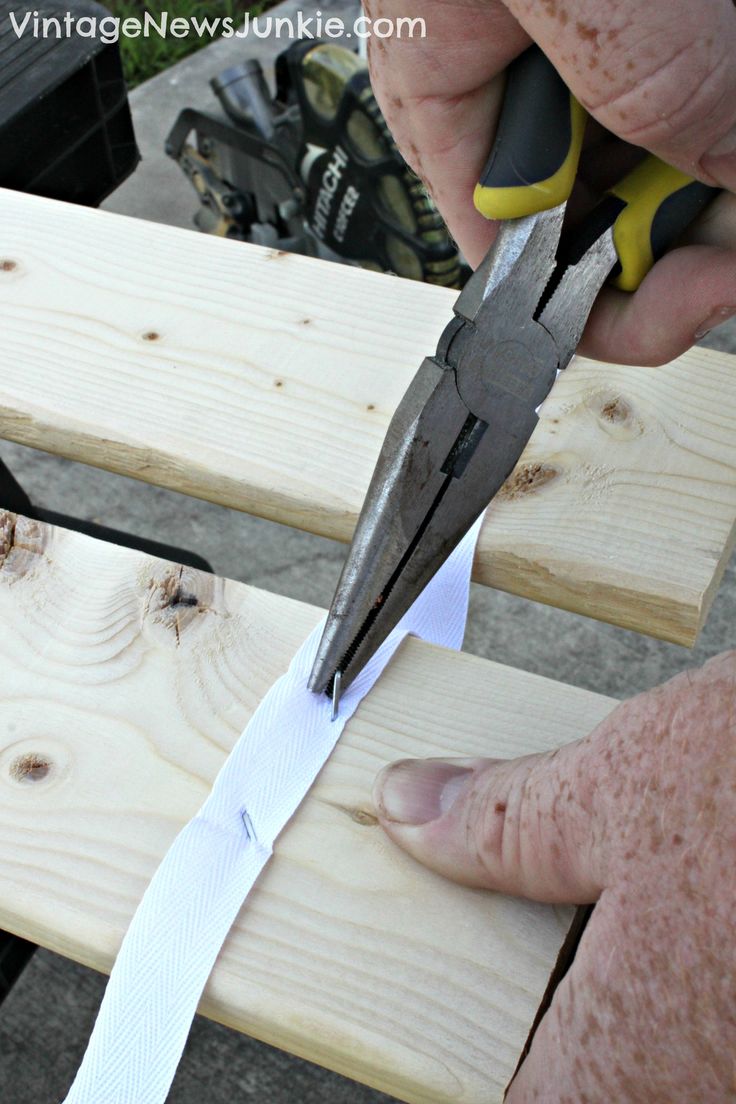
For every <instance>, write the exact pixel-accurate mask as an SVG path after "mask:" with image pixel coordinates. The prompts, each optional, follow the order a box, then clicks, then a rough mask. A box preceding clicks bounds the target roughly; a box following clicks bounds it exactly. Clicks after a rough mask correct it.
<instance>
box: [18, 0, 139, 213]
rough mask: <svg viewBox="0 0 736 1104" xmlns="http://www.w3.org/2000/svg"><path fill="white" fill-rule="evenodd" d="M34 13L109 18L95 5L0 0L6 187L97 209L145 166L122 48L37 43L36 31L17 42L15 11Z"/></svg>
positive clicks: (70, 40)
mask: <svg viewBox="0 0 736 1104" xmlns="http://www.w3.org/2000/svg"><path fill="white" fill-rule="evenodd" d="M62 5H63V6H62ZM29 10H30V11H31V12H37V13H38V16H39V19H42V18H43V17H44V16H49V17H52V16H55V17H56V18H57V19H59V20H63V18H64V15H65V13H66V12H67V11H71V12H72V13H73V14H74V15H75V16H77V17H78V16H92V17H95V18H97V19H98V20H99V19H101V18H103V17H104V16H105V15H108V14H109V13H108V12H107V11H106V10H105V9H104V8H102V7H100V5H99V4H95V3H92V2H91V0H82V2H76V0H70V2H69V0H67V2H66V3H63V0H62V3H59V2H58V0H52V2H51V3H43V0H42V2H41V3H38V4H34V5H28V6H23V5H20V4H18V3H17V0H16V2H11V3H7V2H6V0H0V186H2V187H5V188H15V189H16V190H18V191H22V192H33V193H35V194H36V195H44V196H49V197H51V198H53V199H63V200H67V201H69V202H72V203H83V204H86V205H88V206H96V205H97V204H98V203H100V202H101V200H103V199H104V198H105V196H107V195H109V193H110V192H112V191H113V190H114V189H115V188H116V187H117V186H118V184H120V183H121V181H123V180H124V179H125V177H126V176H128V175H129V174H130V173H131V172H132V171H133V169H134V168H135V166H136V164H137V162H138V160H139V154H138V149H137V146H136V142H135V136H134V134H133V124H132V121H131V117H130V109H129V106H128V95H127V89H126V87H125V81H124V79H123V72H122V66H121V62H120V52H119V49H118V45H117V43H110V44H104V43H102V42H100V40H99V38H82V37H80V36H79V35H77V34H74V33H72V34H71V35H70V36H69V37H61V38H57V37H56V36H55V35H51V36H47V37H42V36H38V37H34V36H33V34H32V32H31V28H30V26H29V28H28V29H26V31H25V33H24V34H23V35H22V37H20V38H19V37H18V36H17V34H16V32H15V30H14V28H13V25H12V23H11V20H10V12H11V11H14V12H16V17H17V19H18V20H21V19H22V18H23V16H24V15H25V13H26V12H27V11H29ZM62 28H63V23H62Z"/></svg>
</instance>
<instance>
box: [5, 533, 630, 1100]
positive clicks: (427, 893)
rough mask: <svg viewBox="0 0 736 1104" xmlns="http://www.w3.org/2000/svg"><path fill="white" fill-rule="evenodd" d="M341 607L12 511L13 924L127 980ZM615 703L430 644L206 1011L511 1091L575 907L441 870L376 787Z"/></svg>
mask: <svg viewBox="0 0 736 1104" xmlns="http://www.w3.org/2000/svg"><path fill="white" fill-rule="evenodd" d="M182 593H184V594H186V595H187V596H188V599H187V601H186V602H182V601H181V595H182ZM177 594H178V595H179V598H178V601H177ZM192 598H196V604H193V603H192V601H191V599H192ZM319 616H320V611H319V610H317V609H315V608H313V607H309V606H306V605H303V604H301V603H298V602H295V601H292V600H290V599H285V598H282V597H277V596H274V595H271V594H268V593H265V592H262V591H258V590H256V589H253V588H250V587H247V586H245V585H243V584H240V583H234V582H231V581H228V580H224V579H215V578H213V577H211V576H207V575H201V574H199V573H197V572H194V571H192V570H190V569H181V568H177V567H176V566H175V565H172V564H168V563H165V562H162V561H158V560H153V559H151V558H149V557H147V556H144V555H142V554H141V553H138V552H134V551H131V550H128V549H123V548H118V547H116V546H113V545H109V544H102V543H100V542H97V541H95V540H92V539H91V538H88V537H84V536H82V535H80V534H77V533H72V532H68V531H65V530H61V529H53V528H51V527H47V526H43V525H41V524H39V523H37V522H31V521H28V520H26V519H23V518H18V519H16V518H15V516H14V515H10V514H7V513H5V514H1V513H0V621H1V622H2V625H3V632H2V634H0V927H2V928H5V929H7V930H10V931H14V932H17V933H19V934H22V935H24V936H26V937H27V938H30V939H32V940H35V941H37V942H40V943H41V944H43V945H44V946H47V947H50V948H52V949H54V950H56V951H58V952H61V953H62V954H64V955H66V956H69V957H72V958H74V959H76V960H78V961H80V962H83V963H86V964H87V965H90V966H92V967H95V968H96V969H100V970H104V971H108V970H109V969H110V966H111V963H112V962H113V960H114V956H115V953H116V951H117V949H118V947H119V944H120V941H121V938H122V936H123V933H124V930H125V928H126V926H127V924H128V923H129V921H130V918H131V916H132V913H133V911H134V909H135V906H136V903H137V902H138V900H139V899H140V897H141V896H142V893H143V891H144V888H145V886H146V884H147V882H148V880H149V879H150V877H151V875H152V874H153V871H154V869H155V867H156V865H157V864H158V862H159V860H160V858H161V856H162V855H163V854H164V852H165V850H166V848H167V847H168V845H169V844H170V842H171V841H172V839H173V837H174V835H175V834H176V832H177V831H178V829H179V828H180V827H181V826H182V825H183V824H184V823H185V822H186V821H187V820H188V819H189V818H190V816H191V815H192V814H193V813H194V812H195V811H196V809H197V808H198V806H199V805H200V803H201V802H202V801H203V799H204V797H205V796H206V793H207V792H208V789H209V786H210V785H211V782H212V780H213V778H214V776H215V774H216V772H217V770H218V769H219V766H220V765H221V763H222V762H223V760H224V758H225V756H226V754H227V752H228V750H229V749H230V748H231V747H232V745H233V743H234V742H235V740H236V739H237V737H238V736H239V734H240V732H241V730H242V729H243V727H244V725H245V724H246V723H247V721H248V719H249V717H250V715H251V714H252V712H253V710H254V708H255V706H256V705H257V703H258V701H259V700H260V698H261V697H262V695H263V694H264V693H265V691H266V690H267V688H268V687H269V686H270V685H271V683H272V682H273V681H274V679H275V678H276V677H277V676H278V675H279V674H280V673H281V672H282V671H283V670H284V669H285V667H286V665H287V664H288V661H289V660H290V658H291V655H292V654H293V653H294V651H295V650H296V648H297V647H298V645H299V644H300V643H301V641H302V640H303V639H304V637H305V636H306V635H307V633H308V632H309V631H310V630H311V628H312V627H313V626H314V624H315V623H316V621H317V619H318V617H319ZM613 704H614V703H613V702H612V701H611V699H608V698H604V697H601V696H599V695H596V694H592V693H589V692H587V691H582V690H578V689H574V688H572V687H569V686H564V685H562V684H559V683H555V682H553V681H549V680H546V679H543V678H540V677H538V676H534V675H529V674H525V673H522V672H519V671H515V670H512V669H509V668H505V667H501V666H499V665H497V664H493V663H490V662H488V661H486V660H481V659H478V658H475V657H472V656H469V655H465V654H457V653H452V652H447V651H445V650H444V649H440V648H436V647H431V646H428V645H425V644H423V643H421V642H419V641H417V640H409V641H407V643H406V645H405V646H404V647H402V649H401V650H400V653H399V654H398V655H397V656H396V657H395V659H394V661H393V662H392V663H391V665H390V667H389V669H388V670H387V671H386V673H385V675H384V676H383V677H382V679H381V680H380V682H379V684H378V685H377V686H376V687H375V688H374V690H373V691H372V692H371V694H370V695H369V696H368V698H367V699H366V700H365V701H364V702H363V704H362V705H361V706H360V709H359V710H358V712H357V714H356V715H355V717H354V718H353V719H352V720H351V722H350V723H349V724H348V726H347V727H346V730H345V733H344V735H343V737H342V739H341V741H340V743H339V746H338V748H337V750H336V751H335V753H334V755H333V756H332V758H331V759H330V761H329V763H328V765H327V766H326V768H325V769H324V771H323V772H322V774H321V775H320V777H319V779H318V782H317V784H316V785H315V786H314V788H313V790H312V792H311V793H310V794H309V796H308V798H307V800H306V801H305V802H304V804H303V806H302V807H301V809H300V810H299V812H298V814H297V815H296V817H295V818H294V820H293V821H292V823H291V824H290V825H289V827H288V828H287V830H286V831H285V832H284V834H283V835H282V837H281V838H280V840H279V843H278V846H277V851H276V857H275V859H274V860H273V862H272V863H271V864H270V866H269V867H268V868H267V870H266V871H265V873H264V875H263V877H262V878H261V880H260V881H259V883H258V885H257V886H256V889H255V891H254V892H253V894H252V895H251V897H250V899H249V902H248V904H247V906H246V907H245V908H244V910H243V911H242V912H241V915H240V917H239V919H238V922H237V924H236V925H235V927H234V929H233V931H232V933H231V935H230V937H229V938H228V941H227V943H226V945H225V948H224V950H223V953H222V955H221V957H220V959H219V961H218V964H217V966H216V968H215V971H214V973H213V976H212V978H211V981H210V984H209V986H208V989H207V991H206V994H205V998H204V1001H203V1004H202V1008H201V1010H202V1011H203V1012H204V1013H205V1014H207V1015H208V1016H211V1017H214V1018H216V1019H218V1020H220V1021H222V1022H224V1023H227V1024H230V1025H231V1026H233V1027H236V1028H238V1029H239V1030H241V1031H245V1032H247V1033H249V1034H252V1035H254V1036H256V1037H258V1038H261V1039H265V1040H267V1041H268V1042H271V1043H274V1044H276V1045H278V1046H280V1047H283V1048H285V1049H288V1050H290V1051H292V1052H294V1053H297V1054H300V1055H303V1056H305V1057H307V1058H310V1059H312V1060H314V1061H316V1062H319V1063H321V1064H324V1065H327V1066H330V1067H332V1068H334V1069H337V1070H339V1071H341V1072H343V1073H346V1074H348V1075H350V1076H352V1077H355V1078H357V1079H360V1080H362V1081H365V1082H367V1083H369V1084H371V1085H373V1086H375V1087H377V1088H381V1089H384V1090H386V1091H388V1092H391V1093H394V1094H395V1095H397V1096H398V1097H400V1098H401V1099H404V1100H406V1101H410V1102H416V1104H425V1102H426V1104H428V1102H430V1101H431V1102H432V1104H438V1102H449V1101H462V1102H464V1104H475V1102H478V1104H479V1102H481V1101H483V1102H484V1104H489V1102H493V1101H498V1102H500V1101H501V1099H502V1094H503V1089H504V1086H505V1084H506V1083H507V1081H508V1080H509V1078H510V1076H511V1074H512V1072H513V1069H514V1067H515V1064H516V1061H517V1058H518V1055H519V1053H520V1051H521V1049H522V1046H523V1044H524V1042H525V1039H526V1036H527V1033H528V1031H529V1028H530V1025H531V1023H532V1020H533V1018H534V1014H535V1011H536V1009H537V1007H538V1004H539V1001H540V999H541V996H542V994H543V992H544V989H545V985H546V982H547V979H548V977H549V974H550V971H551V969H552V967H553V964H554V962H555V958H556V956H557V953H558V951H559V948H560V945H561V942H562V940H563V937H564V934H565V931H566V929H567V926H568V924H569V921H570V910H568V909H556V908H552V907H545V906H538V905H534V904H531V903H528V902H522V901H515V900H511V899H509V898H504V897H502V896H499V895H491V894H484V893H480V892H478V891H474V890H469V889H464V888H461V887H458V886H453V885H451V884H449V883H447V882H444V881H443V880H442V879H439V878H437V877H435V876H433V875H431V874H429V873H428V872H427V871H425V870H424V869H422V868H421V867H419V865H418V864H415V863H413V862H412V861H411V860H410V859H408V858H407V857H406V856H405V855H403V854H402V853H401V852H400V851H399V850H398V849H397V848H395V847H394V846H393V845H392V844H391V843H390V842H389V841H388V840H387V839H386V837H385V836H384V835H383V833H382V832H381V831H380V829H379V828H378V827H377V826H376V822H375V817H374V815H373V811H372V806H371V800H370V789H371V784H372V780H373V777H374V776H375V773H376V771H377V770H378V769H379V768H380V767H381V766H382V765H383V764H384V763H385V762H388V761H391V760H393V759H395V758H397V757H402V756H412V755H420V756H424V755H445V754H450V755H466V754H470V755H479V754H486V755H493V756H512V755H517V754H520V753H522V752H527V751H534V750H536V749H545V748H549V747H553V746H557V745H559V744H561V743H563V742H565V741H567V740H569V739H572V738H575V737H578V736H581V735H582V734H584V733H585V732H587V731H589V730H590V729H592V728H593V727H594V726H595V725H596V724H597V723H598V722H599V721H600V720H601V719H602V718H603V717H604V716H605V715H606V714H607V713H608V712H609V711H610V709H611V708H612V706H613Z"/></svg>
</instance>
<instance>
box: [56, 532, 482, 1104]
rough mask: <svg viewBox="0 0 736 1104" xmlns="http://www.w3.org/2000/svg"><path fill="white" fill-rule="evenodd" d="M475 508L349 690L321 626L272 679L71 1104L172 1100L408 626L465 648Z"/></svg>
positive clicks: (152, 910) (102, 1027) (163, 868)
mask: <svg viewBox="0 0 736 1104" xmlns="http://www.w3.org/2000/svg"><path fill="white" fill-rule="evenodd" d="M481 522H482V518H479V519H478V521H477V522H476V524H475V525H474V526H473V528H472V529H471V530H470V532H469V533H468V534H467V536H466V537H465V538H464V540H463V541H462V542H461V543H460V544H459V545H458V547H457V548H456V549H455V551H454V552H453V554H452V555H451V556H450V557H449V559H448V560H447V562H446V563H445V564H444V566H443V567H442V568H441V569H440V571H439V572H438V573H437V574H436V575H435V577H434V579H432V581H431V582H430V583H429V584H428V586H427V587H426V588H425V590H424V591H423V593H422V594H421V595H420V596H419V598H417V600H416V602H415V603H414V605H413V606H412V607H411V609H410V610H409V611H408V612H407V613H406V614H405V615H404V617H403V619H402V620H401V622H400V623H399V625H398V626H397V627H396V628H395V629H394V631H393V632H392V633H391V635H390V636H389V638H388V639H387V640H386V641H385V643H384V644H383V645H382V646H381V648H380V649H379V650H378V652H377V653H376V655H375V656H374V657H373V658H372V659H371V661H370V662H369V663H368V664H367V665H366V667H365V668H364V669H363V671H361V673H360V675H359V676H358V677H357V678H356V679H355V681H354V682H353V683H352V684H351V685H350V686H349V687H348V689H347V690H346V691H345V692H344V693H343V695H342V698H341V700H340V711H339V715H338V717H337V719H336V720H335V721H331V719H330V714H331V703H330V701H329V700H328V699H327V697H325V695H324V694H320V695H318V694H312V693H310V692H309V691H308V690H307V688H306V687H307V678H308V676H309V673H310V671H311V668H312V662H313V660H314V656H315V653H316V650H317V645H318V643H319V639H320V635H321V632H322V627H323V626H322V625H319V626H318V627H317V628H316V629H315V630H314V632H313V633H312V634H311V635H310V636H309V637H308V639H307V640H306V641H305V642H304V644H302V646H301V648H300V649H299V651H298V652H297V654H296V655H295V656H294V659H293V660H292V662H291V665H290V667H289V669H288V671H287V672H286V674H285V675H282V677H281V678H280V679H279V680H278V681H277V682H276V683H274V685H273V686H272V687H271V689H270V690H269V692H268V694H267V695H266V697H265V698H264V699H263V701H262V702H261V704H260V705H259V707H258V709H257V710H256V712H255V713H254V715H253V717H252V719H251V721H250V723H249V725H248V727H247V728H246V729H245V731H244V733H243V734H242V736H241V737H240V739H239V740H238V742H237V744H236V745H235V747H234V748H233V750H232V752H231V753H230V755H229V757H228V759H227V760H226V762H225V764H224V766H223V767H222V769H221V770H220V773H219V774H218V776H217V778H216V779H215V783H214V786H213V788H212V792H211V793H210V796H209V797H208V798H207V800H206V801H205V803H204V805H203V806H202V808H201V809H200V810H199V812H198V813H197V815H196V816H195V817H194V819H193V820H191V821H190V822H189V823H188V824H187V825H186V827H185V828H183V829H182V831H181V832H180V833H179V835H178V836H177V837H176V839H175V840H174V842H173V844H172V845H171V847H170V848H169V850H168V851H167V853H166V855H165V856H164V858H163V860H162V862H161V865H160V866H159V867H158V869H157V871H156V873H155V874H154V876H153V878H152V879H151V882H150V884H149V886H148V888H147V889H146V891H145V893H144V895H143V898H142V899H141V902H140V904H139V905H138V909H137V910H136V913H135V915H134V916H133V919H132V921H131V924H130V927H129V928H128V931H127V932H126V934H125V938H124V939H123V943H122V946H121V948H120V952H119V954H118V957H117V960H116V962H115V965H114V967H113V970H112V973H111V974H110V980H109V982H108V984H107V989H106V990H105V996H104V998H103V1001H102V1005H101V1007H100V1011H99V1013H98V1016H97V1021H96V1023H95V1026H94V1030H93V1031H92V1035H91V1038H90V1041H89V1044H88V1046H87V1051H86V1053H85V1055H84V1058H83V1060H82V1064H81V1066H80V1068H79V1071H78V1073H77V1076H76V1078H75V1080H74V1084H73V1085H72V1087H71V1089H70V1091H69V1094H68V1096H67V1097H66V1101H65V1104H163V1102H164V1101H165V1100H166V1095H167V1093H168V1091H169V1086H170V1085H171V1082H172V1080H173V1077H174V1074H175V1072H176V1067H177V1065H178V1064H179V1059H180V1057H181V1053H182V1050H183V1049H184V1044H185V1042H186V1039H187V1035H188V1033H189V1028H190V1025H191V1022H192V1018H193V1017H194V1013H195V1011H196V1008H197V1004H198V1002H199V998H200V996H201V994H202V990H203V989H204V986H205V983H206V981H207V978H208V977H209V975H210V972H211V970H212V967H213V966H214V964H215V960H216V958H217V955H218V953H219V950H220V948H221V946H222V944H223V942H224V940H225V937H226V935H227V933H228V931H229V929H230V927H231V926H232V924H233V922H234V920H235V918H236V917H237V915H238V912H239V910H240V908H241V906H242V904H243V901H244V899H245V898H246V896H247V895H248V892H249V891H250V889H251V886H252V885H253V883H254V882H255V880H256V878H257V877H258V875H259V873H260V872H261V870H262V869H263V867H264V866H265V864H266V863H267V862H268V860H269V858H270V856H271V854H272V850H273V844H274V840H275V839H276V837H277V836H278V834H279V832H280V831H281V830H282V828H283V827H284V825H285V824H286V823H287V822H288V821H289V820H290V819H291V817H292V815H293V814H294V812H295V810H296V809H297V807H298V806H299V804H300V803H301V801H302V800H303V798H304V796H305V794H306V793H307V791H308V790H309V788H310V786H311V785H312V783H313V782H314V779H315V778H316V776H317V774H318V773H319V771H320V770H321V768H322V766H323V765H324V763H325V761H326V760H327V758H328V756H329V754H330V752H331V751H332V749H333V747H334V746H335V743H336V742H337V740H338V738H339V736H340V733H341V732H342V730H343V728H344V727H345V723H346V721H348V720H349V719H350V717H351V716H352V714H353V713H354V712H355V710H356V708H357V707H358V704H359V703H360V701H361V699H362V698H363V697H364V696H365V695H366V694H367V693H368V691H369V690H370V689H371V687H372V686H373V684H374V682H375V681H376V679H377V678H378V677H379V675H380V674H381V672H382V671H383V669H384V667H385V666H386V664H387V663H388V661H389V659H390V658H391V656H392V655H393V653H394V652H395V651H396V649H397V647H398V646H399V644H400V643H401V641H402V640H403V638H404V637H405V636H406V635H407V634H409V633H412V634H413V635H415V636H419V637H421V638H422V639H423V640H427V641H431V642H432V643H435V644H442V645H444V646H445V647H448V648H459V647H460V646H461V644H462V640H463V633H464V631H465V621H466V617H467V610H468V585H469V581H470V570H471V566H472V561H473V551H474V549H475V543H476V540H477V536H478V532H479V530H480V525H481Z"/></svg>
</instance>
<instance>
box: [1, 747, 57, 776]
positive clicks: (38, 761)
mask: <svg viewBox="0 0 736 1104" xmlns="http://www.w3.org/2000/svg"><path fill="white" fill-rule="evenodd" d="M50 770H51V762H50V761H49V759H48V758H47V757H46V756H45V755H37V754H36V753H35V752H26V754H25V755H19V756H18V758H17V759H14V760H13V762H12V763H11V764H10V777H11V778H12V779H13V781H15V782H21V783H25V782H40V781H41V780H42V779H43V778H46V776H47V775H48V773H49V771H50Z"/></svg>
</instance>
